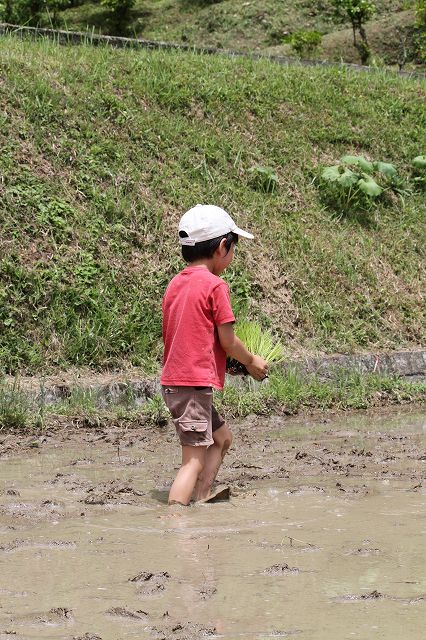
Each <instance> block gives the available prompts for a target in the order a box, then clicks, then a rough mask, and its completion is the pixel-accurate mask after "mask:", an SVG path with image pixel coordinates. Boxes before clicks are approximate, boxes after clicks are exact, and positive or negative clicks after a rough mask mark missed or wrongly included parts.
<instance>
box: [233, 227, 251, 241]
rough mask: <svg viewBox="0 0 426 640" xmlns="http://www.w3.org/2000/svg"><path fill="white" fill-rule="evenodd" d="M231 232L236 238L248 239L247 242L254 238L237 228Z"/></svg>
mask: <svg viewBox="0 0 426 640" xmlns="http://www.w3.org/2000/svg"><path fill="white" fill-rule="evenodd" d="M232 231H233V233H236V234H237V235H238V236H242V237H243V238H248V239H249V240H253V238H254V235H253V234H252V233H249V232H248V231H244V230H243V229H240V228H239V227H235V229H232Z"/></svg>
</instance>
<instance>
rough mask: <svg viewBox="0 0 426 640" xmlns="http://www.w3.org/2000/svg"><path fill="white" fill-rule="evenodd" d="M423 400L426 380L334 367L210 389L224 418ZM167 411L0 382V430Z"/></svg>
mask: <svg viewBox="0 0 426 640" xmlns="http://www.w3.org/2000/svg"><path fill="white" fill-rule="evenodd" d="M425 401H426V384H425V383H424V382H422V383H420V382H417V383H413V382H408V381H406V380H404V379H402V378H398V377H396V376H383V375H376V374H361V373H359V372H356V371H340V372H336V375H335V376H334V377H332V378H331V379H329V380H321V379H320V378H317V377H316V376H309V377H303V376H302V375H300V373H298V372H296V371H292V370H289V371H286V372H283V371H280V370H279V369H275V371H273V373H271V376H270V378H269V383H268V384H261V383H256V382H254V381H253V380H246V379H243V380H242V379H239V380H238V381H237V383H234V384H229V385H227V386H226V388H225V390H224V391H223V392H216V393H215V406H216V407H217V408H218V410H219V411H220V412H221V413H223V414H225V415H226V416H227V417H232V418H243V417H245V416H247V415H250V414H258V415H270V414H277V413H278V414H293V415H295V414H298V413H312V412H315V411H318V410H321V411H325V410H330V409H333V410H336V409H337V410H355V409H367V408H371V407H383V406H389V405H400V404H406V403H413V402H417V403H421V402H425ZM168 419H170V415H169V413H168V411H167V408H166V406H165V404H164V402H163V399H162V397H161V396H160V395H155V396H153V397H152V398H150V399H148V400H147V401H146V402H144V403H143V404H140V402H138V401H137V400H136V398H135V397H134V395H132V393H131V390H130V388H129V392H128V393H123V394H122V395H121V397H118V398H117V397H115V398H110V399H108V398H105V397H101V396H100V395H99V394H98V393H97V392H96V390H93V389H86V388H79V387H75V388H74V389H72V391H71V393H70V395H69V396H68V397H67V398H64V399H61V400H58V401H57V402H55V403H53V404H48V405H47V404H45V403H44V401H43V395H42V394H41V396H39V398H38V399H36V398H34V396H31V395H30V394H29V393H28V392H26V391H25V390H24V389H22V388H21V387H20V386H19V384H18V383H17V382H15V383H14V384H7V383H5V382H2V383H0V433H1V431H5V432H7V431H10V430H23V429H25V430H34V429H38V430H40V428H49V427H53V426H55V425H56V424H61V425H63V424H67V423H72V424H74V425H83V426H85V427H88V428H90V427H96V426H100V425H109V424H111V425H115V426H116V425H122V426H126V427H128V426H132V425H141V424H145V425H151V426H160V427H162V426H165V424H166V423H167V420H168Z"/></svg>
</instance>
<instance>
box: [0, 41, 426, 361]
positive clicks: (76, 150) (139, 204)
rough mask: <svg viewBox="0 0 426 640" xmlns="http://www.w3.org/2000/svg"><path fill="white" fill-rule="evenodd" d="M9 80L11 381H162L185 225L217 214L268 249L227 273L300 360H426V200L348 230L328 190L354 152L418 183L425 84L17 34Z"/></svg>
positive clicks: (4, 74)
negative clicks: (167, 316) (169, 287)
mask: <svg viewBox="0 0 426 640" xmlns="http://www.w3.org/2000/svg"><path fill="white" fill-rule="evenodd" d="M0 65H1V74H0V122H1V127H0V144H1V148H2V153H1V156H0V174H1V175H0V208H1V212H0V230H1V233H0V250H1V254H2V260H1V262H0V296H1V306H0V323H1V324H0V326H1V331H0V361H1V365H2V368H4V369H5V370H8V371H10V372H16V371H18V370H21V371H24V370H25V371H40V370H46V369H49V368H50V369H51V368H52V367H56V366H60V367H66V366H70V365H77V366H80V365H90V366H92V367H97V368H101V367H105V366H123V365H126V364H129V363H130V364H133V365H140V366H143V367H145V368H146V369H147V370H148V369H149V368H150V367H151V368H152V367H153V366H156V363H157V362H158V356H159V353H160V322H161V318H160V299H161V295H162V292H163V290H164V287H165V285H166V283H167V281H168V280H169V278H170V277H171V276H172V275H173V274H174V273H175V272H176V271H177V270H178V269H179V268H180V266H181V264H182V263H181V260H180V255H179V247H178V245H177V242H176V224H177V221H178V219H179V217H180V215H181V214H182V213H183V212H184V211H185V210H186V209H187V208H189V207H190V206H192V205H193V204H195V203H197V202H210V203H216V204H219V205H222V206H224V207H226V208H227V209H228V210H229V211H230V212H231V214H232V215H233V216H235V218H236V219H237V220H238V222H239V223H241V224H242V225H245V226H247V228H249V229H252V230H253V232H254V233H255V235H256V240H255V241H253V243H249V242H241V243H240V244H239V246H238V250H237V257H236V260H235V262H234V263H233V266H232V268H231V270H230V271H229V272H228V273H227V279H228V281H229V282H230V284H231V288H232V292H233V304H234V307H235V310H236V312H237V313H238V314H240V315H244V314H248V315H249V316H251V317H256V318H258V319H260V320H261V321H262V322H263V323H265V324H269V325H271V326H272V327H273V329H274V330H275V331H276V332H277V333H278V334H279V335H281V336H282V338H283V340H284V343H285V345H286V351H287V353H289V354H295V353H297V354H300V353H303V352H307V351H310V352H332V351H353V350H365V349H370V348H374V349H385V348H399V347H416V346H418V345H420V344H421V343H422V341H423V344H424V338H425V326H426V322H425V316H424V301H423V300H422V295H423V294H424V291H425V278H424V274H425V270H424V266H425V260H424V258H425V247H426V242H425V213H424V212H425V197H424V192H420V191H416V192H414V193H413V195H411V196H410V197H409V196H407V197H405V198H404V200H405V203H404V202H402V201H401V199H399V198H397V197H395V196H392V197H388V198H384V199H383V200H382V201H381V202H379V204H378V205H377V207H376V208H374V210H373V211H372V212H369V213H368V212H367V213H362V214H359V213H356V212H352V213H350V214H348V212H345V211H343V212H342V211H341V212H340V214H338V213H336V212H335V211H333V210H332V209H330V208H327V206H326V203H325V201H324V199H323V198H322V197H321V192H320V191H319V189H318V186H317V178H318V175H319V173H320V170H321V167H322V166H324V165H326V164H331V163H333V162H334V161H336V160H337V159H338V158H339V157H340V156H341V155H342V154H343V153H363V154H364V155H365V156H366V157H368V158H370V159H375V160H384V161H388V162H394V163H395V164H396V165H397V166H398V168H399V169H400V171H401V174H402V175H404V176H406V177H408V176H409V175H410V162H411V159H412V158H413V157H414V156H416V155H419V154H420V153H422V152H423V153H424V152H425V149H426V137H425V136H426V134H425V132H426V126H425V125H426V116H425V111H424V101H425V97H426V96H425V93H426V92H425V83H424V82H422V81H420V80H415V79H406V78H398V77H393V76H392V75H388V74H384V73H379V72H378V73H375V74H368V75H367V74H358V73H352V72H348V71H345V70H342V69H338V68H336V69H322V68H318V69H317V68H315V69H312V68H309V69H308V68H302V67H298V66H293V67H289V68H287V67H281V66H278V65H274V64H271V63H269V62H267V61H262V62H252V61H248V60H232V59H228V58H225V57H220V56H219V57H212V56H197V55H192V54H183V53H180V52H171V53H165V52H154V53H149V52H136V51H124V50H120V51H116V50H111V49H107V48H90V47H86V46H78V47H69V48H68V47H58V46H56V45H55V44H53V43H49V42H43V41H39V42H35V43H31V42H22V41H19V40H18V39H13V38H12V37H3V38H0ZM258 166H269V167H271V168H273V169H274V171H275V172H276V174H277V177H278V181H279V184H278V187H277V188H276V189H275V191H274V192H273V193H266V192H265V191H264V190H262V188H260V187H259V183H257V182H256V180H255V175H256V173H255V174H253V173H252V172H250V169H252V168H256V167H258Z"/></svg>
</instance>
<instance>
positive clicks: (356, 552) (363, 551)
mask: <svg viewBox="0 0 426 640" xmlns="http://www.w3.org/2000/svg"><path fill="white" fill-rule="evenodd" d="M381 553H383V552H382V550H381V549H372V548H368V547H367V548H366V547H359V548H358V549H352V550H350V551H347V552H346V555H348V556H379V555H380V554H381Z"/></svg>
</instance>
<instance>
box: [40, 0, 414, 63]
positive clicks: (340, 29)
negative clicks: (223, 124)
mask: <svg viewBox="0 0 426 640" xmlns="http://www.w3.org/2000/svg"><path fill="white" fill-rule="evenodd" d="M375 4H376V7H377V13H376V15H375V16H374V17H373V19H372V20H371V21H370V22H369V23H368V24H367V33H368V37H369V40H370V42H371V45H372V50H373V54H374V55H373V62H375V63H377V62H380V61H383V62H384V63H385V64H391V65H395V64H396V63H397V61H398V58H399V57H400V50H401V44H400V34H403V35H404V37H405V39H406V42H405V46H406V49H407V52H408V63H410V62H412V61H413V55H412V53H413V52H412V50H411V49H412V32H413V27H414V22H415V13H414V7H415V0H403V1H401V0H376V1H375ZM57 18H58V21H57V24H58V26H61V27H65V28H68V29H74V30H83V31H85V30H88V31H92V30H95V31H96V32H100V33H107V34H116V35H117V34H121V35H128V36H136V37H142V38H145V39H150V40H163V41H164V40H165V41H168V42H176V43H180V44H190V45H195V46H199V47H219V48H226V49H231V50H234V51H235V50H237V51H253V50H257V51H264V52H268V53H273V54H281V55H282V54H284V55H292V56H295V55H296V53H295V51H294V50H293V49H292V48H291V47H290V45H289V44H286V43H285V38H286V35H288V34H292V33H295V32H297V31H318V32H320V33H321V34H323V35H324V38H323V43H322V44H321V45H320V46H319V47H317V48H316V49H315V50H314V51H312V52H309V53H306V52H302V54H303V55H302V57H313V58H317V59H320V60H323V59H328V60H337V61H340V60H341V59H342V60H345V61H347V62H359V54H358V53H357V51H356V49H355V48H354V47H353V46H352V31H351V28H350V24H349V23H348V22H347V21H346V22H345V21H344V20H343V19H342V17H340V16H337V15H336V13H335V10H334V6H333V3H332V1H331V0H293V1H292V2H290V1H288V2H284V1H283V0H263V1H262V3H259V2H255V1H249V2H247V1H246V0H222V1H221V2H208V1H204V0H136V2H135V6H134V8H133V9H132V10H131V12H130V14H129V17H128V20H126V21H125V22H124V23H121V24H120V25H117V24H115V23H114V20H113V19H112V16H111V14H110V13H108V11H107V10H106V9H105V7H102V6H101V5H100V4H99V3H95V2H90V1H86V2H82V3H78V6H76V7H74V8H71V9H67V10H66V11H63V12H59V13H58V16H57ZM51 20H52V16H51V15H48V14H47V13H45V14H44V16H43V18H42V22H43V24H44V26H51Z"/></svg>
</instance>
